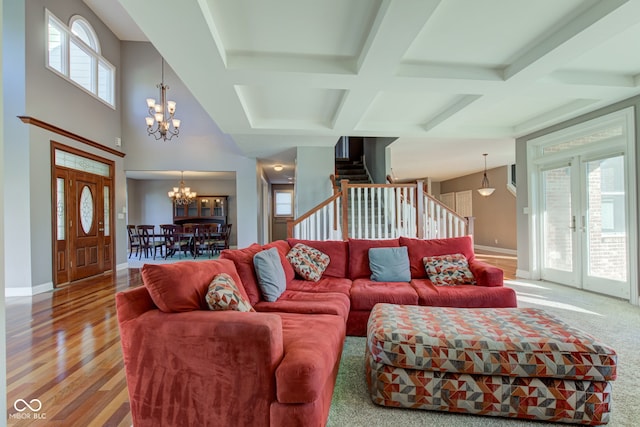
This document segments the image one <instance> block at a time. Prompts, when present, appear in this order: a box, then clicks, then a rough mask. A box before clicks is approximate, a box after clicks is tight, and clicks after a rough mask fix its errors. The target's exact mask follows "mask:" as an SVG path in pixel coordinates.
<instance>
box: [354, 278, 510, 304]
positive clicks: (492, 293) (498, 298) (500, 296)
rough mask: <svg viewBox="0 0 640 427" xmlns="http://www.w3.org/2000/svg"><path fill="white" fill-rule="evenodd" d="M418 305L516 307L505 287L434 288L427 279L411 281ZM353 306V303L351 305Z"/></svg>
mask: <svg viewBox="0 0 640 427" xmlns="http://www.w3.org/2000/svg"><path fill="white" fill-rule="evenodd" d="M410 283H411V286H413V288H414V289H415V290H416V292H417V293H418V302H419V304H420V305H428V306H434V307H460V308H491V307H517V306H518V303H517V301H516V292H515V291H514V290H513V289H511V288H508V287H506V286H495V287H488V286H473V285H458V286H435V285H434V284H433V283H431V281H430V280H429V279H412V280H411V282H410ZM352 304H353V303H352Z"/></svg>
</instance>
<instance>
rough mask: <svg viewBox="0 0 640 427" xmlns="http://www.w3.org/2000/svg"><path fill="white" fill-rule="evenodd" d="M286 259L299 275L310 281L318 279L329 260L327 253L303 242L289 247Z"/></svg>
mask: <svg viewBox="0 0 640 427" xmlns="http://www.w3.org/2000/svg"><path fill="white" fill-rule="evenodd" d="M287 259H288V260H289V262H290V263H291V265H292V266H293V269H294V270H295V272H296V273H298V275H299V276H300V277H302V278H303V279H305V280H311V281H312V282H317V281H318V280H320V278H321V277H322V273H324V271H325V270H326V269H327V266H328V265H329V263H330V262H331V260H330V259H329V256H328V255H327V254H325V253H324V252H322V251H319V250H318V249H315V248H312V247H311V246H307V245H305V244H303V243H298V244H296V245H295V246H294V247H293V248H291V250H290V251H289V253H288V254H287Z"/></svg>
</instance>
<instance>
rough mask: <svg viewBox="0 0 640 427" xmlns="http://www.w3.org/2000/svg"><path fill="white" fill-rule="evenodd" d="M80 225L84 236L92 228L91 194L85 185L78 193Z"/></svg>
mask: <svg viewBox="0 0 640 427" xmlns="http://www.w3.org/2000/svg"><path fill="white" fill-rule="evenodd" d="M80 223H81V224H82V230H83V231H84V234H89V232H90V231H91V227H92V226H93V194H91V189H90V188H89V186H87V185H85V186H84V188H83V189H82V193H80Z"/></svg>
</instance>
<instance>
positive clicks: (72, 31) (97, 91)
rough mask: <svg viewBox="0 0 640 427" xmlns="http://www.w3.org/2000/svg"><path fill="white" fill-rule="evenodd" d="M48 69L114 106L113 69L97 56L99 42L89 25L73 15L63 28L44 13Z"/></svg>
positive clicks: (57, 21) (56, 20) (47, 12)
mask: <svg viewBox="0 0 640 427" xmlns="http://www.w3.org/2000/svg"><path fill="white" fill-rule="evenodd" d="M46 21H47V67H48V68H49V69H50V70H52V71H54V72H56V73H57V74H59V75H61V76H62V77H64V78H66V79H68V80H70V81H71V82H73V83H74V84H76V85H77V86H79V87H81V88H83V89H84V90H86V91H87V92H89V93H91V94H92V95H94V96H96V97H98V98H99V99H101V100H102V101H104V102H106V103H107V104H109V105H110V106H112V107H113V106H114V105H115V103H114V91H115V90H114V89H115V74H116V72H115V67H114V66H113V65H111V64H110V63H109V61H107V60H106V59H105V58H103V57H102V55H101V54H100V41H99V40H98V37H97V36H96V33H95V31H94V30H93V27H92V26H91V24H90V23H89V22H88V21H87V20H86V19H85V18H83V17H82V16H79V15H75V16H73V17H72V18H71V19H70V20H69V26H66V25H64V24H63V23H62V22H61V21H60V20H59V19H58V18H56V17H55V16H54V15H53V14H52V13H51V12H49V11H48V10H47V11H46Z"/></svg>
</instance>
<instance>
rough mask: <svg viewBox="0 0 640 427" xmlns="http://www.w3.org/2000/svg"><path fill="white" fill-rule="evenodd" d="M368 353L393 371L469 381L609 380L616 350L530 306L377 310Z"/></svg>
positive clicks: (382, 307) (612, 376)
mask: <svg viewBox="0 0 640 427" xmlns="http://www.w3.org/2000/svg"><path fill="white" fill-rule="evenodd" d="M367 336H368V337H369V343H368V345H369V350H370V351H371V354H372V357H373V359H374V360H375V361H376V362H379V363H383V364H385V365H391V366H395V367H398V368H409V369H418V370H425V371H433V372H448V373H458V374H470V375H500V376H514V377H521V378H531V377H535V378H544V377H547V378H549V377H551V378H562V379H574V380H589V381H610V380H614V379H615V378H616V364H617V355H616V352H615V351H614V350H613V349H612V348H610V347H609V346H607V345H605V344H603V343H601V342H599V341H598V340H596V339H595V338H594V337H592V336H591V335H589V334H587V333H585V332H583V331H581V330H579V329H576V328H574V327H571V326H570V325H568V324H567V323H565V322H563V321H562V320H560V319H558V318H556V317H554V316H553V315H552V314H550V313H548V312H545V311H543V310H540V309H535V308H498V309H492V310H487V309H456V308H445V307H415V306H404V307H403V306H397V305H395V306H394V305H389V304H380V305H378V306H377V307H375V308H374V309H373V310H372V311H371V317H370V320H369V325H368V334H367Z"/></svg>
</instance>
